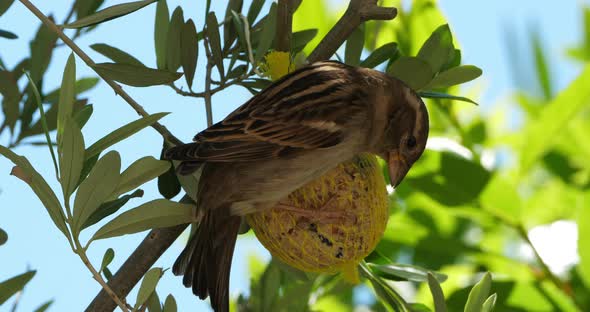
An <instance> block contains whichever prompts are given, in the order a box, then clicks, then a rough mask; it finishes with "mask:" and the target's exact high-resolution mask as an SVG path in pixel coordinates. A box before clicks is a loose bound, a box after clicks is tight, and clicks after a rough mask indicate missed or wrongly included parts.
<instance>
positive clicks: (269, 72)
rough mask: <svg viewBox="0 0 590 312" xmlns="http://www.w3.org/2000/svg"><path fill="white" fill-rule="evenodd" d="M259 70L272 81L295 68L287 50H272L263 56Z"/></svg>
mask: <svg viewBox="0 0 590 312" xmlns="http://www.w3.org/2000/svg"><path fill="white" fill-rule="evenodd" d="M259 67H260V70H261V71H262V72H263V73H264V75H265V76H267V77H269V78H270V79H271V80H272V81H276V80H278V79H279V78H281V77H283V76H284V75H286V74H288V73H290V72H292V71H293V70H294V69H295V64H294V63H293V62H292V60H291V54H290V53H289V52H280V51H272V52H269V53H268V54H266V55H265V56H264V62H263V63H261V64H260V65H259Z"/></svg>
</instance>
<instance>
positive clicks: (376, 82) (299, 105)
mask: <svg viewBox="0 0 590 312" xmlns="http://www.w3.org/2000/svg"><path fill="white" fill-rule="evenodd" d="M428 128H429V125H428V113H427V111H426V107H425V105H424V102H423V101H422V100H421V99H420V97H419V96H418V95H417V94H416V93H415V92H414V91H413V90H411V89H410V88H409V87H407V86H406V85H405V84H404V83H402V82H401V81H400V80H398V79H396V78H392V77H389V76H387V75H386V74H384V73H382V72H379V71H376V70H373V69H367V68H357V67H352V66H348V65H345V64H342V63H339V62H334V61H325V62H318V63H314V64H311V65H309V66H306V67H303V68H301V69H299V70H296V71H294V72H292V73H290V74H288V75H286V76H284V77H283V78H281V79H280V80H278V81H276V82H275V83H273V84H272V85H271V86H269V87H268V88H267V89H265V90H263V91H262V92H260V93H259V94H257V95H256V96H254V97H253V98H251V99H250V100H249V101H248V102H246V103H245V104H243V105H242V106H240V107H239V108H238V109H236V110H235V111H234V112H232V113H231V114H230V115H229V116H227V117H226V118H225V119H224V120H222V121H220V122H218V123H216V124H214V125H213V126H211V127H209V128H207V129H205V130H204V131H202V132H200V133H199V134H197V135H196V136H195V138H194V142H193V143H190V144H184V145H179V146H175V147H173V148H171V149H169V150H168V151H167V152H166V157H167V158H168V159H171V160H178V161H181V163H180V165H179V166H178V167H177V170H178V172H179V173H180V174H190V173H192V172H194V171H196V170H197V169H199V168H201V167H202V173H201V178H200V182H199V186H198V190H197V207H198V208H199V210H200V211H202V212H203V218H202V219H201V223H200V224H199V226H198V228H197V230H196V232H195V235H194V236H193V237H192V238H191V239H190V242H189V243H188V245H187V246H186V248H185V249H184V250H183V251H182V253H181V254H180V256H179V257H178V259H177V260H176V262H175V263H174V266H173V268H172V271H173V272H174V274H176V275H184V277H183V284H184V285H185V286H186V287H192V289H193V293H194V294H195V295H197V296H199V297H200V298H201V299H205V298H207V296H210V297H211V305H212V307H213V309H214V310H215V311H216V312H227V311H229V294H228V292H229V274H230V267H231V260H232V256H233V251H234V246H235V243H236V238H237V234H238V229H239V227H240V222H241V217H242V216H244V215H247V214H250V213H253V212H256V211H260V210H263V209H269V208H271V207H273V206H274V205H275V204H276V203H277V202H278V201H279V200H281V199H283V198H285V197H286V196H288V195H289V194H290V193H291V192H293V191H295V190H296V189H298V188H300V187H301V186H303V185H305V184H307V183H308V182H310V181H312V180H314V179H316V178H318V177H320V176H321V175H323V174H324V173H326V172H327V171H329V170H330V169H332V168H334V167H335V166H337V165H338V164H340V163H342V162H344V161H347V160H350V159H352V158H353V157H354V156H355V155H357V154H359V153H363V152H368V153H372V154H376V155H378V156H380V157H382V158H383V159H385V160H386V161H387V163H388V166H389V175H390V179H391V184H392V185H393V186H394V187H395V186H397V185H398V184H399V183H400V182H401V181H402V179H403V178H404V177H405V175H406V173H407V172H408V170H409V169H410V167H411V166H412V164H413V163H414V162H415V161H416V160H417V159H418V158H419V157H420V155H422V152H423V151H424V148H425V147H426V140H427V137H428Z"/></svg>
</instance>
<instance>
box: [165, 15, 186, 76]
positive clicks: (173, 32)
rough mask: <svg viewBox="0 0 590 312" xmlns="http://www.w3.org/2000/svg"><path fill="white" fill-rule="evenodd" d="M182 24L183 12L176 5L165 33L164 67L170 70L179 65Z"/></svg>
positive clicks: (172, 70)
mask: <svg viewBox="0 0 590 312" xmlns="http://www.w3.org/2000/svg"><path fill="white" fill-rule="evenodd" d="M183 26H184V14H183V13H182V8H181V7H176V9H174V12H172V17H171V18H170V24H169V25H168V34H167V35H166V69H168V70H169V71H171V72H176V70H177V69H178V68H179V67H180V65H181V42H180V41H181V37H182V28H183Z"/></svg>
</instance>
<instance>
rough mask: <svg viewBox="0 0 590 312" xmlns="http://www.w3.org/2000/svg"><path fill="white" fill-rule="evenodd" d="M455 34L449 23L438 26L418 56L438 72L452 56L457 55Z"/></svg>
mask: <svg viewBox="0 0 590 312" xmlns="http://www.w3.org/2000/svg"><path fill="white" fill-rule="evenodd" d="M454 53H455V47H454V46H453V35H452V34H451V30H450V29H449V25H446V24H445V25H442V26H440V27H438V28H437V29H436V30H435V31H434V32H433V33H432V35H431V36H430V37H429V38H428V39H427V40H426V42H424V45H422V48H420V51H419V52H418V55H417V57H418V58H419V59H422V60H424V61H426V62H427V63H428V64H429V65H430V68H431V69H432V71H433V72H434V73H438V72H439V71H440V70H441V68H442V67H443V65H445V64H446V63H447V62H448V61H449V60H450V59H451V58H452V57H454V56H455V54H454Z"/></svg>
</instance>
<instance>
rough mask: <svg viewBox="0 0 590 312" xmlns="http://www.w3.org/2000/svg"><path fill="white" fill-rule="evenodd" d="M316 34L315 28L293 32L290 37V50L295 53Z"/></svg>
mask: <svg viewBox="0 0 590 312" xmlns="http://www.w3.org/2000/svg"><path fill="white" fill-rule="evenodd" d="M317 34H318V30H317V29H315V28H314V29H306V30H302V31H297V32H294V33H293V35H292V38H291V50H292V51H293V52H295V53H296V52H299V51H301V50H303V49H304V48H305V46H306V45H307V44H308V43H309V42H311V41H312V40H313V38H315V36H316V35H317Z"/></svg>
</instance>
